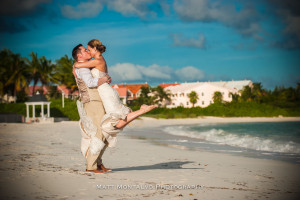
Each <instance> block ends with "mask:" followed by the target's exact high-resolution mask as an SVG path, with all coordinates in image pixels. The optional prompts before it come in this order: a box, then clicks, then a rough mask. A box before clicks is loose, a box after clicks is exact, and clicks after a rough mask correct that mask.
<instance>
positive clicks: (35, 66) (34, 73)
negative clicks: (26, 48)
mask: <svg viewBox="0 0 300 200" xmlns="http://www.w3.org/2000/svg"><path fill="white" fill-rule="evenodd" d="M29 56H30V57H31V60H29V59H28V58H25V61H26V64H27V65H28V69H29V72H30V80H31V81H33V90H32V93H34V91H35V86H36V85H37V83H38V81H39V80H40V77H41V75H40V72H41V63H40V60H39V59H38V56H37V54H36V53H33V52H31V53H30V54H29Z"/></svg>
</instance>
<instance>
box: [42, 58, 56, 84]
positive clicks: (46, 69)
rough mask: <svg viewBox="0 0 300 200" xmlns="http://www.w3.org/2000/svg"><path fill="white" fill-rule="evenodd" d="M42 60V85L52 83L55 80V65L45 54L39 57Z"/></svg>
mask: <svg viewBox="0 0 300 200" xmlns="http://www.w3.org/2000/svg"><path fill="white" fill-rule="evenodd" d="M39 62H40V73H39V75H40V77H39V79H40V81H41V83H42V86H45V85H51V84H52V83H53V82H54V79H53V76H54V74H55V72H56V71H55V65H54V64H52V63H51V60H47V59H46V58H45V56H43V57H41V58H39Z"/></svg>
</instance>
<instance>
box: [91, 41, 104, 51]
mask: <svg viewBox="0 0 300 200" xmlns="http://www.w3.org/2000/svg"><path fill="white" fill-rule="evenodd" d="M88 45H89V46H90V47H92V48H95V47H96V49H97V50H98V51H99V52H100V53H104V52H105V50H106V47H105V46H104V45H103V44H102V42H100V41H99V40H97V39H92V40H91V41H89V43H88Z"/></svg>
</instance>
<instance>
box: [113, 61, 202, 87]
mask: <svg viewBox="0 0 300 200" xmlns="http://www.w3.org/2000/svg"><path fill="white" fill-rule="evenodd" d="M108 73H109V75H110V76H111V77H112V80H113V82H115V83H120V82H126V81H127V82H134V81H153V80H158V81H179V80H180V81H194V80H201V79H203V78H204V72H203V71H201V70H199V69H197V68H196V67H193V66H187V67H184V68H181V69H178V70H173V69H172V68H170V67H168V66H159V65H157V64H153V65H150V66H148V67H146V66H142V65H135V64H132V63H118V64H116V65H113V66H110V67H109V68H108Z"/></svg>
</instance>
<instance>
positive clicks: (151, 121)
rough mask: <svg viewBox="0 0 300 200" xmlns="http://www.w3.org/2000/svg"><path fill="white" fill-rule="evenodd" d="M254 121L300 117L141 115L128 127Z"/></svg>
mask: <svg viewBox="0 0 300 200" xmlns="http://www.w3.org/2000/svg"><path fill="white" fill-rule="evenodd" d="M252 122H300V117H210V116H206V117H199V118H179V119H156V118H151V117H140V118H139V119H137V120H135V121H133V122H131V123H130V124H129V126H128V127H133V126H137V127H139V126H145V127H148V126H154V127H157V126H164V125H189V124H198V123H204V124H221V123H252Z"/></svg>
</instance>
